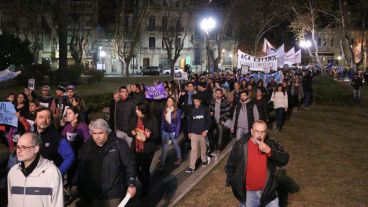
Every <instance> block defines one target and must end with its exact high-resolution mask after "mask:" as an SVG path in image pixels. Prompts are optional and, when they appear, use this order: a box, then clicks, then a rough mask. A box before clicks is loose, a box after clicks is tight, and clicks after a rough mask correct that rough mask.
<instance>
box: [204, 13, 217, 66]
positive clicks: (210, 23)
mask: <svg viewBox="0 0 368 207" xmlns="http://www.w3.org/2000/svg"><path fill="white" fill-rule="evenodd" d="M200 26H201V29H202V30H203V31H204V32H205V33H206V34H205V38H206V51H207V70H208V72H210V62H211V59H210V48H209V46H210V43H209V33H210V32H211V30H213V29H214V28H215V27H216V21H215V20H214V19H213V18H212V17H207V18H204V19H202V21H201V25H200Z"/></svg>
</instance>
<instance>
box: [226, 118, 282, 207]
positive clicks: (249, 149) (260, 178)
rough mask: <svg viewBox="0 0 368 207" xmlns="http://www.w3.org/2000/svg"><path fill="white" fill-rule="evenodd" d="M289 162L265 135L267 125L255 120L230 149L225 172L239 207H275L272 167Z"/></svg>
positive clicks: (274, 170) (275, 144)
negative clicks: (248, 131)
mask: <svg viewBox="0 0 368 207" xmlns="http://www.w3.org/2000/svg"><path fill="white" fill-rule="evenodd" d="M288 161H289V154H288V153H287V152H285V150H284V149H283V147H282V146H281V145H280V144H279V143H277V142H276V141H275V140H274V139H272V138H270V137H268V135H267V124H266V122H264V121H262V120H258V121H255V122H254V124H253V126H252V129H251V133H247V134H245V135H244V136H242V137H241V138H240V139H239V140H238V141H237V142H235V144H234V146H233V148H232V149H231V152H230V155H229V158H228V161H227V164H226V166H225V171H226V174H227V178H226V183H227V184H228V185H230V186H231V188H232V190H233V193H234V195H235V197H236V198H237V199H238V200H239V201H240V207H249V206H265V207H278V206H279V199H278V197H277V192H276V187H277V181H276V166H278V167H282V166H284V165H286V164H287V163H288Z"/></svg>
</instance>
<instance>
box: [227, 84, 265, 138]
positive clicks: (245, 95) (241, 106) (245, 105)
mask: <svg viewBox="0 0 368 207" xmlns="http://www.w3.org/2000/svg"><path fill="white" fill-rule="evenodd" d="M258 119H259V113H258V109H257V106H256V105H255V104H254V103H253V102H252V101H251V100H250V98H249V91H247V90H243V91H241V92H240V101H239V102H238V103H237V104H236V106H235V109H234V114H233V117H232V120H233V121H232V127H231V133H235V136H236V139H237V140H239V139H240V138H241V137H242V136H243V135H244V134H246V133H248V132H249V129H250V128H251V127H252V124H253V122H254V121H255V120H258Z"/></svg>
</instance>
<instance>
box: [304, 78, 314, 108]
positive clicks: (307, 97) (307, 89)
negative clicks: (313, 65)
mask: <svg viewBox="0 0 368 207" xmlns="http://www.w3.org/2000/svg"><path fill="white" fill-rule="evenodd" d="M312 81H313V77H312V75H311V72H310V71H307V72H305V74H304V76H303V80H302V86H303V90H304V91H303V93H304V104H303V106H304V108H306V109H309V106H310V105H311V103H312V96H313V91H312Z"/></svg>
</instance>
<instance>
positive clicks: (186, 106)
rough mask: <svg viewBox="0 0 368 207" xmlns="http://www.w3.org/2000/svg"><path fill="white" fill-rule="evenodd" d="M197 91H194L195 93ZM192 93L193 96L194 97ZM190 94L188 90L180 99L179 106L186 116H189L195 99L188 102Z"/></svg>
mask: <svg viewBox="0 0 368 207" xmlns="http://www.w3.org/2000/svg"><path fill="white" fill-rule="evenodd" d="M194 94H195V93H193V95H194ZM193 95H192V98H193ZM188 99H189V94H188V92H186V94H185V95H184V96H180V98H179V101H178V108H179V109H181V111H182V112H183V113H184V116H188V113H189V112H190V109H192V108H193V106H194V105H193V99H192V102H191V103H190V104H188Z"/></svg>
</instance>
